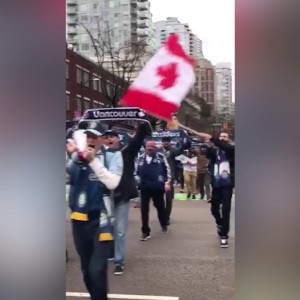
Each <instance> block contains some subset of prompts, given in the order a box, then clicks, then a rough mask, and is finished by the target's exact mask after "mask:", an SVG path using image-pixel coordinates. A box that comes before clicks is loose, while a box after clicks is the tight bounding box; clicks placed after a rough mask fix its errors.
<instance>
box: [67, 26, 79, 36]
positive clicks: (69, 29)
mask: <svg viewBox="0 0 300 300" xmlns="http://www.w3.org/2000/svg"><path fill="white" fill-rule="evenodd" d="M68 34H69V35H75V34H77V29H76V27H69V28H68Z"/></svg>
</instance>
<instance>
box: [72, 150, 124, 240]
mask: <svg viewBox="0 0 300 300" xmlns="http://www.w3.org/2000/svg"><path fill="white" fill-rule="evenodd" d="M67 172H68V174H69V175H70V192H69V207H70V209H71V212H72V213H71V219H73V220H77V221H89V220H90V219H91V218H93V217H92V216H96V218H97V219H98V220H100V224H99V228H101V231H100V236H99V239H100V240H101V234H102V240H110V239H112V236H111V235H110V233H111V230H110V224H109V221H108V219H109V216H110V215H111V203H110V198H109V194H110V190H113V189H115V188H116V187H117V186H118V184H119V182H120V179H121V176H122V173H123V159H122V154H121V152H120V151H111V150H103V151H102V152H101V153H100V154H98V156H97V157H96V158H95V159H94V160H93V161H92V162H91V163H89V164H84V163H81V162H80V161H79V160H78V156H77V154H76V153H73V155H72V157H71V158H70V160H69V162H68V164H67Z"/></svg>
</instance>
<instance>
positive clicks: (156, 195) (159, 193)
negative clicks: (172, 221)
mask: <svg viewBox="0 0 300 300" xmlns="http://www.w3.org/2000/svg"><path fill="white" fill-rule="evenodd" d="M164 194H165V193H164V191H163V190H153V189H142V190H141V212H142V233H144V234H150V232H151V229H150V227H149V204H150V199H151V198H152V200H153V204H154V206H155V208H156V210H157V216H158V220H159V222H160V226H161V227H165V226H167V218H166V209H165V201H164Z"/></svg>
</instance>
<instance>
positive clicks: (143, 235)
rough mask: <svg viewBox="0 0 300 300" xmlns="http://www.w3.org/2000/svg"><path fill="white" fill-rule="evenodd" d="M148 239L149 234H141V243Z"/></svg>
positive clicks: (149, 237)
mask: <svg viewBox="0 0 300 300" xmlns="http://www.w3.org/2000/svg"><path fill="white" fill-rule="evenodd" d="M149 239H151V236H150V234H146V233H143V234H142V235H141V241H147V240H149Z"/></svg>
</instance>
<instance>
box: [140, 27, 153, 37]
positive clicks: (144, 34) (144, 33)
mask: <svg viewBox="0 0 300 300" xmlns="http://www.w3.org/2000/svg"><path fill="white" fill-rule="evenodd" d="M149 35H150V34H149V31H148V30H146V29H139V30H138V36H139V37H141V38H145V37H149Z"/></svg>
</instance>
